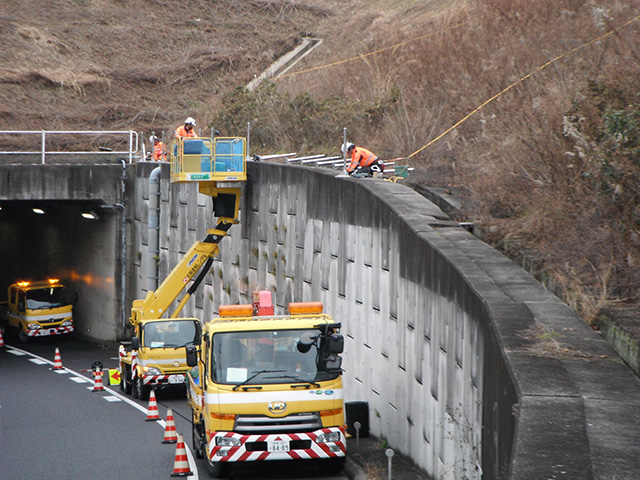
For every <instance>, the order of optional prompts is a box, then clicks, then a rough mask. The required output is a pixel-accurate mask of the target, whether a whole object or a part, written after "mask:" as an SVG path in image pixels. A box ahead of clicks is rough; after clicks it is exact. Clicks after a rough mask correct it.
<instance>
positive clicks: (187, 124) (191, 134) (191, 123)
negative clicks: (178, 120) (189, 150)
mask: <svg viewBox="0 0 640 480" xmlns="http://www.w3.org/2000/svg"><path fill="white" fill-rule="evenodd" d="M195 126H196V121H195V120H194V119H193V118H192V117H189V118H187V119H186V120H185V121H184V125H181V126H179V127H178V128H177V129H176V138H180V137H186V138H198V135H197V134H196V131H195V130H194V127H195Z"/></svg>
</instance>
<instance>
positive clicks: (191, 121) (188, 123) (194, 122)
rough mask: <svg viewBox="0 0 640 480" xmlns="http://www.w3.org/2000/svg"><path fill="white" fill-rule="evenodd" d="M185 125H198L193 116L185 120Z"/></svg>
mask: <svg viewBox="0 0 640 480" xmlns="http://www.w3.org/2000/svg"><path fill="white" fill-rule="evenodd" d="M184 124H185V125H193V126H194V127H195V126H196V121H195V120H194V119H193V118H192V117H187V119H186V120H185V121H184Z"/></svg>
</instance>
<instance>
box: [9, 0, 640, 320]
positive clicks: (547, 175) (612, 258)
mask: <svg viewBox="0 0 640 480" xmlns="http://www.w3.org/2000/svg"><path fill="white" fill-rule="evenodd" d="M5 3H6V2H5ZM18 4H20V5H19V6H16V5H15V4H11V5H6V4H2V5H1V6H0V41H1V42H2V49H1V50H0V128H1V129H17V128H20V129H43V128H44V129H48V130H54V129H76V128H77V129H95V130H99V129H134V130H136V131H145V132H149V131H150V130H154V131H156V132H160V131H164V132H166V133H169V134H170V133H171V131H172V130H173V129H174V128H175V126H177V125H178V124H179V123H180V122H181V120H182V119H183V118H184V117H185V116H186V115H192V116H194V117H196V119H197V120H198V126H199V127H203V128H206V127H208V126H215V127H216V128H217V129H219V130H220V131H221V132H223V133H227V134H232V135H235V134H242V133H244V129H245V128H246V123H247V122H248V121H250V122H252V133H251V135H252V145H253V146H254V153H273V152H278V151H281V152H284V151H298V152H301V153H337V152H338V148H339V145H340V143H341V139H342V129H343V127H347V128H348V131H349V136H350V139H351V140H353V141H355V142H356V143H359V144H362V145H363V146H366V147H368V148H371V149H372V150H374V151H375V152H377V153H378V154H379V155H380V156H381V157H383V158H395V157H405V158H407V160H406V161H407V163H408V164H410V165H411V166H413V167H415V168H416V171H415V172H414V174H413V176H412V177H413V178H410V179H409V180H410V182H414V183H423V184H430V185H440V186H442V185H444V186H448V187H452V188H453V187H455V188H457V189H459V190H460V191H461V192H462V193H463V195H465V196H466V198H467V200H468V201H467V202H466V205H469V210H468V212H466V213H467V216H468V217H469V218H473V219H474V221H475V222H476V223H477V224H478V225H479V226H480V227H481V230H482V231H483V232H484V235H485V238H486V240H487V241H489V242H491V243H493V244H494V245H496V246H499V247H500V248H504V249H505V250H506V251H508V252H510V253H512V254H515V255H521V254H524V255H526V257H527V259H528V260H527V261H528V262H529V264H531V265H532V266H533V269H534V270H535V271H536V273H537V274H539V276H540V277H544V279H545V281H547V283H548V284H551V285H554V286H556V287H557V288H558V292H559V294H561V295H562V296H563V297H564V298H565V299H566V301H567V302H568V303H570V304H571V305H572V306H574V307H575V308H576V309H577V310H578V311H579V312H580V314H581V315H582V316H583V317H584V318H585V320H586V321H588V322H590V323H596V320H597V316H598V312H599V311H600V309H601V308H603V307H605V306H611V305H614V306H615V305H625V306H629V305H632V306H637V305H638V301H639V300H640V269H639V268H638V264H639V263H640V197H639V195H638V183H639V182H640V158H639V157H640V154H639V149H640V146H639V143H638V142H639V138H638V136H639V132H640V98H639V96H638V95H639V94H640V19H638V18H637V17H636V16H637V15H638V14H639V13H640V8H639V7H640V1H638V0H632V1H629V0H625V1H621V0H602V1H599V2H594V1H585V0H538V1H536V2H531V1H530V0H477V1H471V0H468V1H465V0H434V1H428V0H421V1H420V0H367V1H365V0H339V1H338V0H335V1H332V0H315V1H313V0H290V1H287V0H250V1H240V0H218V1H213V0H211V1H205V0H186V1H183V2H173V1H166V0H165V1H161V0H145V1H141V2H124V1H118V0H71V1H54V0H50V1H35V0H25V1H21V2H18ZM628 22H630V23H628ZM302 36H313V37H318V38H322V39H323V40H324V43H323V45H322V47H320V48H318V49H316V50H315V51H314V53H313V54H311V55H309V56H308V57H306V58H305V59H304V60H303V61H302V62H301V64H299V65H298V66H296V68H295V69H294V71H293V72H292V73H293V74H292V75H288V76H284V77H282V78H277V79H275V80H273V81H272V82H267V83H265V84H263V86H262V87H261V88H259V89H258V90H257V91H255V92H252V93H248V92H247V91H246V90H244V88H243V86H244V85H246V83H247V82H248V81H249V80H250V79H251V78H253V76H254V75H258V74H259V73H261V72H262V71H263V70H264V69H265V68H266V67H267V66H268V65H269V64H270V63H271V62H272V61H273V60H274V59H275V58H277V57H278V56H279V55H281V54H282V53H284V52H285V51H287V50H289V49H291V48H292V47H293V46H294V45H295V44H297V43H298V42H299V40H300V38H301V37H302ZM392 45H396V47H395V48H388V47H390V46H392ZM378 50H380V51H378ZM377 51H378V52H377ZM371 52H377V53H375V54H369V53H371ZM347 59H351V60H349V61H345V62H341V61H342V60H347ZM336 62H340V63H338V64H336V65H334V66H331V67H327V68H319V69H314V70H312V71H308V72H306V73H298V74H296V72H302V71H304V70H305V69H311V68H316V67H319V66H322V65H326V64H331V63H336ZM541 67H544V68H541ZM501 92H503V93H501ZM490 99H492V100H491V101H489V100H490ZM486 102H488V103H486ZM469 114H472V115H470V116H469V117H468V118H466V120H464V121H463V122H462V123H460V124H459V125H458V126H456V127H455V128H453V129H452V126H454V125H456V123H458V122H460V120H462V119H464V118H465V117H466V116H467V115H469ZM449 129H451V130H450V131H449ZM443 132H447V133H446V134H445V135H443V136H442V137H439V136H440V135H441V134H442V133H443ZM436 139H437V140H436ZM431 142H433V143H431ZM425 146H426V147H425ZM423 147H425V148H424V149H422V148H423ZM420 149H422V150H420ZM416 152H418V153H416Z"/></svg>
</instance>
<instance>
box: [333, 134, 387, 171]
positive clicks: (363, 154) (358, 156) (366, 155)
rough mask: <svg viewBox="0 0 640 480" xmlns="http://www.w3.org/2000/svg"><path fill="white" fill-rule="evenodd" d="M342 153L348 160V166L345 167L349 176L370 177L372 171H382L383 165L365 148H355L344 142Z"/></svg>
mask: <svg viewBox="0 0 640 480" xmlns="http://www.w3.org/2000/svg"><path fill="white" fill-rule="evenodd" d="M342 153H343V154H346V156H347V159H348V160H349V166H348V167H347V173H348V174H349V175H353V174H354V173H358V174H360V175H372V173H373V172H374V171H377V172H380V171H383V170H384V164H383V163H381V162H380V160H379V159H378V157H376V156H375V155H374V154H373V153H371V152H370V151H369V150H367V149H366V148H362V147H357V146H355V145H354V144H353V143H349V142H346V143H344V144H343V145H342Z"/></svg>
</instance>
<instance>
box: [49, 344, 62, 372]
mask: <svg viewBox="0 0 640 480" xmlns="http://www.w3.org/2000/svg"><path fill="white" fill-rule="evenodd" d="M52 370H64V367H63V366H62V358H60V349H59V348H58V347H56V354H55V356H54V357H53V368H52Z"/></svg>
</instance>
